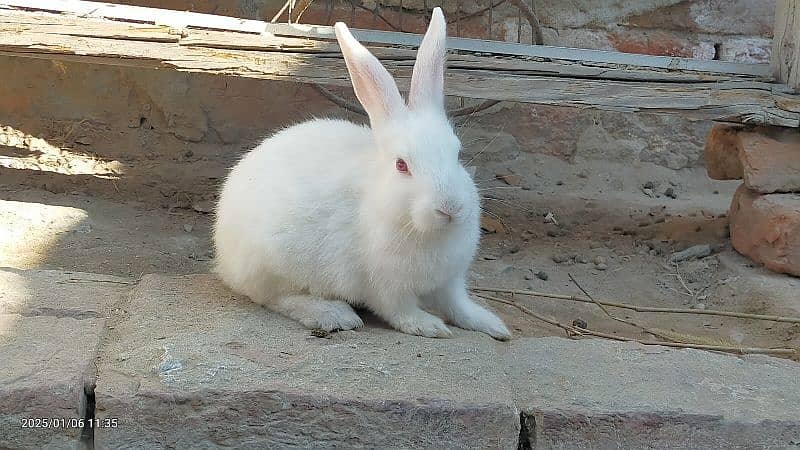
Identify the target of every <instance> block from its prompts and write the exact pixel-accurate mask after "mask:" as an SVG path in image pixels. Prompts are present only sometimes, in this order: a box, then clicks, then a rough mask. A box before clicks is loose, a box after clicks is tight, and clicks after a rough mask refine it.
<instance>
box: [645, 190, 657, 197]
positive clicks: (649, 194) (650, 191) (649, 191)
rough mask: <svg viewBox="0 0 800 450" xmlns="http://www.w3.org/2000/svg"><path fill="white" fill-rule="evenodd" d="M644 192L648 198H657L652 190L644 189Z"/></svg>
mask: <svg viewBox="0 0 800 450" xmlns="http://www.w3.org/2000/svg"><path fill="white" fill-rule="evenodd" d="M642 192H643V193H644V195H646V196H648V197H655V196H656V194H655V193H654V192H653V190H652V189H648V188H643V189H642Z"/></svg>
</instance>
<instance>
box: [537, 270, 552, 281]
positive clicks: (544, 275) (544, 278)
mask: <svg viewBox="0 0 800 450" xmlns="http://www.w3.org/2000/svg"><path fill="white" fill-rule="evenodd" d="M536 278H538V279H540V280H542V281H547V279H548V278H549V277H548V276H547V273H546V272H545V271H543V270H540V271H538V272H536Z"/></svg>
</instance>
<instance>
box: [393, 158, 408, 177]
mask: <svg viewBox="0 0 800 450" xmlns="http://www.w3.org/2000/svg"><path fill="white" fill-rule="evenodd" d="M394 166H395V167H396V168H397V171H398V172H400V173H403V174H406V175H410V173H409V172H408V164H406V162H405V161H403V159H402V158H397V161H395V163H394Z"/></svg>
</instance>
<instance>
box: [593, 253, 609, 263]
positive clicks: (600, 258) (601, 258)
mask: <svg viewBox="0 0 800 450" xmlns="http://www.w3.org/2000/svg"><path fill="white" fill-rule="evenodd" d="M592 261H593V262H594V263H595V264H596V265H600V264H605V263H606V261H607V260H606V257H605V256H599V255H598V256H595V257H594V259H593V260H592Z"/></svg>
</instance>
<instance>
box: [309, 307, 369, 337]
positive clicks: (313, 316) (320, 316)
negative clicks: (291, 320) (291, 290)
mask: <svg viewBox="0 0 800 450" xmlns="http://www.w3.org/2000/svg"><path fill="white" fill-rule="evenodd" d="M306 306H307V307H306V308H304V309H303V310H302V312H301V313H299V314H297V315H296V316H295V318H296V319H297V320H298V321H299V322H300V323H301V324H302V325H303V326H304V327H306V328H310V329H320V330H325V331H333V330H353V329H355V328H361V327H363V326H364V322H363V321H362V320H361V318H360V317H358V314H356V312H355V311H353V308H352V307H351V306H350V305H348V304H347V303H345V302H342V301H336V300H321V301H316V302H314V303H310V304H308V305H306Z"/></svg>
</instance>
